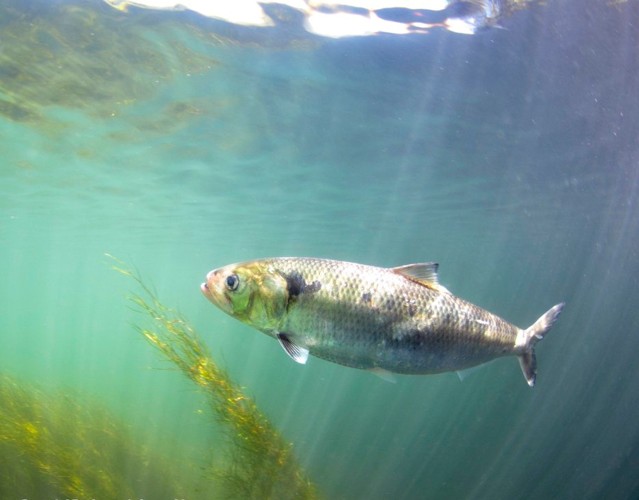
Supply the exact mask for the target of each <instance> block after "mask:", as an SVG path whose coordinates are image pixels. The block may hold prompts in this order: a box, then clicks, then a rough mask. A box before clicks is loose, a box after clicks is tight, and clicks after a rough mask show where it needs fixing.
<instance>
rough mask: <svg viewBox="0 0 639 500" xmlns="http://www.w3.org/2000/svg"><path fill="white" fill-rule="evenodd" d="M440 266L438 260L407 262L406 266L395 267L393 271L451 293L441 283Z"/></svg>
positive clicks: (421, 283)
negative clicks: (438, 270)
mask: <svg viewBox="0 0 639 500" xmlns="http://www.w3.org/2000/svg"><path fill="white" fill-rule="evenodd" d="M438 268H439V264H438V263H437V262H421V263H418V264H406V265H405V266H399V267H393V268H392V269H391V271H393V272H394V273H397V274H401V275H402V276H404V277H406V278H408V279H409V280H411V281H416V282H417V283H419V284H420V285H424V286H426V287H428V288H432V289H433V290H437V291H440V292H446V293H450V292H449V291H448V290H447V289H446V288H445V287H443V286H441V285H440V284H439V278H438V277H437V269H438Z"/></svg>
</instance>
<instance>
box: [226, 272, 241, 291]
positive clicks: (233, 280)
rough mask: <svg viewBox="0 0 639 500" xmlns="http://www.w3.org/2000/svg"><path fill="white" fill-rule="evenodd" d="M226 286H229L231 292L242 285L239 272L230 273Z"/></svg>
mask: <svg viewBox="0 0 639 500" xmlns="http://www.w3.org/2000/svg"><path fill="white" fill-rule="evenodd" d="M225 283H226V288H228V289H229V290H230V291H231V292H234V291H235V290H237V287H238V286H240V278H238V276H237V274H230V275H228V276H227V277H226V282H225Z"/></svg>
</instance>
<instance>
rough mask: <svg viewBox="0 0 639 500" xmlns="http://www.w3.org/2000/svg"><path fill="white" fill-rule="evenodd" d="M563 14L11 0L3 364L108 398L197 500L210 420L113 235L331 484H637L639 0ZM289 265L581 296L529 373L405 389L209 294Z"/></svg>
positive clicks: (502, 307)
mask: <svg viewBox="0 0 639 500" xmlns="http://www.w3.org/2000/svg"><path fill="white" fill-rule="evenodd" d="M557 3H558V2H557ZM551 4H553V5H549V6H546V7H545V8H539V9H536V10H533V11H531V12H526V13H521V14H520V15H518V16H517V17H515V18H513V19H512V21H511V23H510V24H509V26H508V30H493V31H490V32H487V33H483V34H480V35H478V36H473V37H463V36H459V35H452V34H446V33H434V34H432V35H428V36H426V37H415V38H406V39H396V38H393V37H382V38H378V39H353V40H339V41H326V40H321V39H317V38H311V37H310V36H309V37H301V39H300V38H293V36H292V35H287V36H282V37H279V36H278V35H277V34H275V35H274V34H273V33H272V32H269V34H268V35H263V34H260V32H257V33H254V32H252V31H250V32H247V33H239V34H238V33H235V32H234V31H233V30H232V29H230V28H229V27H228V26H226V27H225V26H221V25H219V24H218V23H212V24H208V23H206V22H202V21H201V20H198V19H197V18H196V17H195V16H189V15H183V14H166V13H148V12H141V11H133V12H130V13H129V14H123V13H119V12H117V11H113V10H111V9H109V8H108V7H107V6H103V5H102V4H101V3H99V2H86V3H82V4H76V5H73V4H72V3H70V2H52V3H50V4H47V5H48V6H47V7H45V4H43V3H40V2H9V1H7V2H0V19H1V20H0V26H1V27H2V32H1V33H2V46H1V51H0V104H1V105H0V157H1V162H0V277H1V285H0V304H1V306H0V371H1V372H2V373H5V374H10V375H11V376H13V377H16V378H17V379H19V380H24V381H25V383H26V382H28V383H35V384H38V385H39V386H40V387H43V388H44V389H45V390H47V388H48V389H50V390H52V391H53V390H54V389H55V390H58V389H60V388H63V389H64V388H67V389H69V390H72V391H75V392H79V393H81V394H86V395H87V397H88V398H90V399H98V400H99V401H100V402H101V403H102V404H103V405H104V406H105V407H107V408H109V410H110V411H111V412H112V413H113V414H114V415H116V418H118V419H120V420H121V421H122V422H125V425H126V426H128V427H129V428H130V429H131V432H132V433H133V435H134V436H136V439H138V440H139V442H140V443H143V444H144V445H145V446H149V447H152V448H153V449H155V450H157V451H158V453H159V454H160V455H161V456H163V457H167V459H168V460H169V461H170V462H171V463H172V464H173V466H174V468H175V470H177V471H178V472H179V475H182V477H183V478H188V479H187V480H188V482H190V485H191V486H190V488H192V489H189V492H188V493H189V494H190V495H192V498H209V495H211V494H212V493H210V492H211V491H213V490H212V489H211V490H209V489H207V488H209V486H208V485H207V479H206V478H205V477H203V474H202V473H201V468H202V467H203V464H206V463H208V462H207V461H210V460H211V455H212V454H214V453H215V450H216V449H217V447H218V446H219V441H220V433H221V431H220V429H219V428H217V427H216V426H215V425H212V423H211V418H210V416H209V415H208V414H207V413H206V411H203V409H204V407H205V402H204V400H203V398H202V396H201V395H200V394H199V393H198V392H197V390H196V389H195V388H194V387H193V386H192V384H190V383H189V382H188V381H187V380H186V379H184V378H183V377H181V375H180V374H179V373H178V372H176V371H175V369H173V368H172V366H171V365H170V364H169V363H168V362H165V361H163V360H162V359H161V358H160V357H159V356H158V355H157V354H156V353H155V352H153V350H152V349H151V348H150V347H149V345H148V344H147V343H145V342H144V340H143V339H142V338H141V337H140V336H138V335H137V333H136V332H135V330H134V328H133V326H132V325H133V324H135V323H136V322H137V321H139V318H138V315H137V313H136V312H135V311H132V310H131V309H130V306H129V304H128V303H127V300H126V297H127V295H128V294H129V293H130V291H131V289H132V283H130V282H128V281H127V280H126V279H123V278H122V277H121V276H119V275H118V274H117V273H114V272H113V271H112V270H111V269H110V265H111V264H110V262H109V260H108V259H107V258H106V257H105V256H104V254H105V253H109V254H113V255H115V256H117V257H118V258H120V259H123V260H125V261H126V262H128V263H130V264H131V265H133V266H135V267H136V268H137V269H138V270H139V272H140V274H141V275H142V276H143V277H144V278H145V279H147V280H148V281H149V282H151V283H152V284H153V285H154V287H155V289H156V291H157V293H158V295H159V297H160V298H161V299H162V300H163V302H165V303H167V304H170V305H171V306H174V307H176V308H178V309H179V310H180V311H181V312H182V313H183V314H184V315H185V316H186V317H187V318H189V319H190V320H191V321H192V322H193V324H194V325H195V326H196V328H197V329H198V330H199V331H200V333H201V334H202V335H203V338H204V340H205V342H206V343H207V344H208V345H209V347H210V348H211V350H212V352H213V356H214V357H215V359H216V360H217V361H218V362H220V363H221V364H223V365H224V366H226V367H227V369H228V371H229V373H230V375H231V377H232V378H233V379H234V380H235V381H236V382H237V383H239V384H240V385H242V386H243V387H244V388H245V391H246V392H247V393H248V394H250V395H251V396H253V397H254V398H255V400H256V402H257V404H258V405H259V406H260V408H261V409H262V410H263V411H264V413H265V414H266V415H267V416H268V417H269V418H270V420H271V421H272V422H273V423H274V424H275V425H276V427H277V428H278V429H280V431H281V432H282V434H283V435H284V437H285V438H286V439H287V440H289V441H291V442H293V443H294V448H295V453H296V455H297V457H298V459H299V461H300V463H301V464H302V465H303V466H304V467H305V469H306V471H307V473H308V474H309V476H310V477H311V478H312V480H313V481H314V482H315V483H316V484H317V485H318V488H319V489H320V491H321V492H322V493H323V494H324V495H325V496H326V497H327V498H344V499H351V498H353V499H355V498H380V499H381V498H389V497H393V498H407V499H410V498H550V497H555V498H602V497H607V498H633V497H636V496H637V495H638V494H639V480H638V479H637V470H638V469H637V468H638V467H639V447H638V443H639V426H638V425H637V421H638V419H637V416H638V415H639V404H638V403H637V397H636V395H637V391H636V388H637V384H638V383H639V370H638V369H637V363H636V352H637V348H638V342H637V333H638V328H637V327H638V326H639V314H638V312H637V298H638V292H637V290H638V283H637V278H636V276H637V271H639V269H638V266H637V257H638V255H637V250H636V249H637V247H638V244H639V241H638V240H639V238H637V234H639V233H638V229H639V213H638V211H637V187H638V186H637V181H638V180H639V175H638V172H639V170H638V167H637V165H638V161H639V149H637V145H636V135H637V130H639V120H638V118H637V117H638V116H639V98H638V97H637V94H636V88H637V86H638V85H639V71H638V69H639V64H638V63H637V58H636V54H635V47H636V46H637V41H638V38H639V37H638V32H637V27H636V25H634V24H632V23H631V22H630V21H629V19H631V17H632V16H631V15H630V14H632V12H634V13H635V14H636V5H633V4H632V3H631V4H629V5H623V6H621V7H608V6H604V5H600V4H599V3H598V2H594V1H587V2H584V1H581V2H577V1H576V0H575V1H567V2H563V3H562V4H561V5H554V3H553V2H551ZM633 9H634V10H633ZM613 27H614V33H615V34H619V35H614V36H613V30H612V28H613ZM212 34H216V36H215V37H214V36H212ZM222 35H223V36H222ZM296 36H297V35H296ZM284 255H300V256H302V255H308V256H317V257H328V258H334V259H342V260H350V261H356V262H362V263H366V264H372V265H378V266H396V265H401V264H406V263H410V262H420V261H437V262H439V263H440V279H441V282H442V283H443V284H444V285H445V286H446V287H448V288H449V289H450V290H451V291H452V292H453V293H455V294H457V295H459V296H461V297H464V298H465V299H468V300H470V301H472V302H474V303H476V304H478V305H481V306H483V307H485V308H487V309H489V310H491V311H493V312H495V313H497V314H499V315H501V316H503V317H504V318H506V319H508V320H510V321H512V322H513V323H515V324H518V325H520V326H528V325H529V324H531V323H532V322H533V321H534V320H535V319H536V318H537V317H538V316H539V315H540V314H541V313H543V312H544V311H545V310H547V309H548V308H549V307H550V306H551V305H553V304H555V303H557V302H559V301H562V300H563V301H566V303H567V306H566V309H565V311H564V313H563V315H562V317H561V319H560V320H559V322H558V323H557V325H556V326H555V327H554V328H553V330H552V332H551V334H549V336H548V337H547V338H546V339H545V340H544V341H543V342H542V343H541V344H540V345H539V347H538V349H537V353H538V360H539V376H538V383H537V386H536V387H535V388H534V389H532V390H531V389H529V388H528V387H527V385H526V383H525V381H524V379H523V377H522V375H521V372H520V369H519V366H518V363H517V361H516V360H515V359H501V360H498V361H496V362H493V363H491V364H489V365H487V366H486V367H485V368H484V369H482V370H480V371H479V372H478V373H476V374H474V375H473V376H471V377H470V378H467V379H466V380H464V381H463V382H460V381H459V380H458V378H457V376H456V375H455V374H442V375H437V376H428V377H408V376H400V377H398V382H397V383H396V384H390V383H387V382H385V381H383V380H381V379H379V378H377V377H375V376H373V375H370V374H368V373H364V372H359V371H356V370H353V369H348V368H344V367H341V366H337V365H333V364H330V363H327V362H325V361H322V360H319V359H314V358H311V359H310V361H309V363H308V364H307V365H306V366H301V365H297V364H295V363H293V362H291V361H290V359H288V358H287V357H286V356H285V354H284V353H283V352H282V350H281V348H280V347H279V346H278V345H277V343H276V342H274V341H272V339H269V338H267V337H266V336H264V335H261V334H259V333H258V332H256V331H253V330H251V329H249V328H248V327H245V326H243V325H241V324H240V323H238V322H236V321H235V320H233V319H232V318H229V317H227V316H225V315H224V314H223V313H222V312H220V311H218V310H216V309H215V308H214V307H212V306H211V304H210V303H208V302H207V301H206V300H205V299H204V298H203V297H202V296H201V293H200V291H199V284H200V283H201V282H202V281H203V279H204V277H205V275H206V273H207V272H208V271H209V270H211V269H213V268H215V267H219V266H221V265H224V264H228V263H231V262H236V261H241V260H247V259H253V258H259V257H267V256H284ZM3 459H7V458H6V457H3ZM185 482H186V481H185ZM146 488H147V486H145V484H141V485H140V491H139V492H138V493H137V494H138V495H139V496H140V497H144V495H146V494H148V493H146V492H147V491H149V490H148V489H146ZM0 491H1V490H0ZM16 491H19V488H18V490H16ZM25 491H31V490H29V489H27V488H25Z"/></svg>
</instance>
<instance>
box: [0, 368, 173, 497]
mask: <svg viewBox="0 0 639 500" xmlns="http://www.w3.org/2000/svg"><path fill="white" fill-rule="evenodd" d="M180 491H183V488H182V487H179V486H178V485H177V483H176V481H175V478H174V475H173V473H172V472H171V468H170V467H169V465H168V463H167V462H164V461H163V460H162V459H159V458H158V457H157V456H155V455H152V454H151V453H150V452H149V451H148V450H145V449H144V448H142V447H140V445H139V444H138V443H137V442H136V441H135V440H134V439H132V436H131V435H130V433H129V431H128V429H127V428H126V426H124V425H123V424H122V423H120V422H119V421H118V420H117V419H115V418H114V417H113V416H112V415H111V414H110V413H109V412H108V411H107V410H106V409H104V408H103V407H102V406H101V405H100V404H98V403H96V402H93V401H87V399H86V398H85V397H83V396H80V395H76V394H70V393H69V392H67V391H62V390H58V391H44V390H42V389H40V388H38V387H35V386H32V385H29V384H26V383H24V382H22V381H18V380H17V379H15V378H14V377H11V376H9V375H7V374H2V375H0V498H30V499H31V498H78V499H85V498H95V499H101V498H139V497H140V495H144V496H145V497H147V498H161V497H162V498H179V495H178V492H180Z"/></svg>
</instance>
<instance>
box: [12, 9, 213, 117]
mask: <svg viewBox="0 0 639 500" xmlns="http://www.w3.org/2000/svg"><path fill="white" fill-rule="evenodd" d="M153 19H154V18H153V16H145V17H143V18H142V19H139V18H138V19H130V18H128V17H127V16H125V15H123V14H122V13H120V12H118V11H116V10H113V9H110V8H108V7H107V6H105V5H104V4H103V3H101V2H97V1H96V2H83V1H77V0H71V1H65V2H49V1H46V0H31V1H29V2H22V1H20V0H9V1H7V2H2V4H1V5H0V29H1V30H2V51H1V52H0V116H2V117H5V118H7V119H9V120H12V121H17V122H24V123H29V124H34V123H38V122H42V121H45V122H46V121H47V119H51V117H50V116H47V115H48V114H50V113H47V111H48V109H49V108H51V107H56V108H60V107H63V108H70V109H81V110H83V111H84V112H86V113H89V114H90V115H91V116H93V117H96V118H101V119H110V118H113V117H115V116H118V115H120V114H121V113H122V112H124V110H126V109H127V108H128V107H130V106H132V105H134V104H136V103H137V102H139V101H146V100H148V99H151V98H152V97H153V96H154V95H155V94H156V92H157V91H158V89H159V88H161V84H162V83H164V82H167V81H170V80H172V79H174V78H175V77H176V76H180V75H193V74H198V73H202V72H204V71H208V70H210V69H211V68H212V67H214V66H215V65H216V64H217V62H216V61H215V60H214V59H213V58H211V57H209V56H207V55H205V54H203V53H202V52H201V51H196V50H194V49H193V48H192V47H189V46H187V45H186V43H185V42H184V41H183V40H182V38H181V35H180V30H182V31H188V30H189V29H190V27H189V26H188V25H186V26H185V27H183V28H180V29H177V28H176V30H175V31H171V30H166V31H165V32H164V36H165V37H166V38H167V39H166V40H163V39H162V37H161V36H158V35H157V34H156V35H155V36H154V35H153V32H152V30H150V29H149V26H148V25H149V24H151V25H154V26H155V25H159V24H160V23H161V21H159V20H158V21H157V22H154V21H153ZM167 48H168V49H167ZM173 111H174V110H172V109H170V108H168V109H166V110H164V112H165V113H166V114H167V120H170V119H172V120H174V121H178V122H179V120H178V119H179V118H184V117H183V116H181V115H182V111H181V110H180V109H178V110H175V111H176V116H173Z"/></svg>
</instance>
